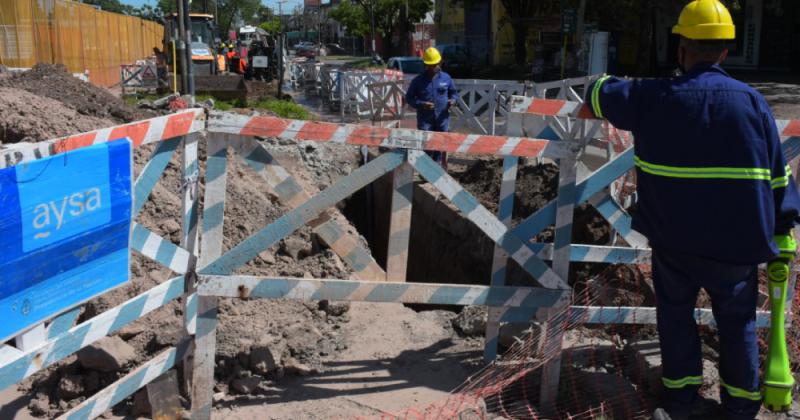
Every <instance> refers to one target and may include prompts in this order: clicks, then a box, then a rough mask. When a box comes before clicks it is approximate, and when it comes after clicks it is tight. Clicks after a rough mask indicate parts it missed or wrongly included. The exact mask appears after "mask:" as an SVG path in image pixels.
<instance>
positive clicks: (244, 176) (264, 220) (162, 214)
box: [20, 139, 357, 417]
mask: <svg viewBox="0 0 800 420" xmlns="http://www.w3.org/2000/svg"><path fill="white" fill-rule="evenodd" d="M265 143H266V144H270V151H271V153H273V155H274V156H275V157H276V158H277V159H279V160H280V161H282V162H284V161H285V162H286V166H287V167H294V166H295V165H296V166H297V167H299V168H300V169H302V170H304V171H305V174H304V175H303V176H299V177H298V178H299V180H300V181H301V182H303V183H305V184H307V185H308V186H309V188H312V189H314V188H325V187H326V186H327V185H330V183H332V182H333V181H334V180H335V179H336V178H338V177H340V176H343V175H346V174H348V173H349V170H350V169H348V168H350V167H355V166H356V159H357V155H356V154H355V151H354V150H352V149H349V148H342V147H337V148H332V147H328V146H326V145H318V144H313V145H308V144H297V143H294V142H286V141H280V140H275V139H270V140H265ZM152 148H153V145H147V146H144V147H141V148H139V149H137V150H136V151H135V158H134V161H135V167H136V171H137V173H138V172H139V171H141V170H142V168H143V167H144V165H145V164H146V162H147V159H148V158H149V156H150V153H151V152H152ZM204 149H205V147H204V143H203V142H201V143H200V161H201V162H204V160H205V150H204ZM329 149H331V150H329ZM231 153H233V152H231ZM231 156H232V157H234V159H232V160H231V161H230V163H229V166H228V188H227V201H226V208H225V224H224V228H223V229H224V232H225V235H224V244H223V252H225V251H227V250H229V249H230V248H232V247H233V246H235V245H236V244H238V243H239V242H241V241H242V240H243V239H245V238H247V237H248V236H250V235H252V234H253V233H255V232H257V231H258V230H260V229H261V228H263V227H265V226H266V225H267V224H269V223H270V222H272V221H274V220H276V219H277V218H278V217H280V216H281V215H283V214H285V213H286V212H287V211H288V210H287V209H286V208H284V207H283V206H282V205H281V204H280V202H279V201H278V200H277V197H276V196H274V195H273V193H272V192H271V191H270V190H269V189H268V188H267V186H266V184H265V182H264V181H263V180H262V178H261V177H260V176H258V175H257V174H256V173H255V172H253V171H252V170H251V169H250V168H249V167H247V166H246V165H245V164H244V162H242V160H241V159H239V158H236V157H235V156H234V155H231ZM201 164H204V163H201ZM351 165H352V166H351ZM180 179H181V175H180V159H179V156H178V154H176V156H174V157H173V159H172V160H171V161H170V163H169V165H168V167H167V168H166V170H165V171H164V175H162V178H161V180H160V182H159V183H158V184H157V185H156V187H155V188H154V189H153V192H152V193H151V196H150V198H149V199H148V201H147V202H146V203H145V205H144V207H143V208H142V213H141V215H140V216H139V218H138V219H137V221H138V222H139V223H141V224H142V225H143V226H145V227H147V228H148V229H151V230H152V231H153V232H155V233H157V234H159V235H161V236H163V237H165V238H167V239H170V240H171V241H172V242H174V243H179V242H180V235H181V229H180V224H179V222H178V221H179V220H180V219H181V182H180ZM202 187H203V186H202V185H201V188H202ZM236 273H237V274H248V275H264V276H291V277H315V278H340V279H347V278H349V277H350V274H351V271H350V269H349V268H348V267H347V266H346V265H345V264H344V263H343V262H342V260H341V259H340V258H339V257H338V256H337V255H335V254H334V253H333V252H331V251H330V250H329V249H327V248H326V247H325V246H323V245H322V244H321V243H320V241H319V239H318V238H317V236H316V234H315V233H314V232H313V231H312V230H311V229H310V228H308V227H303V228H301V229H299V230H298V231H296V232H295V233H294V234H292V235H291V236H289V237H287V238H286V239H284V240H282V241H280V242H279V243H277V244H275V245H273V246H272V247H271V248H269V249H267V250H265V251H264V252H262V253H261V254H260V255H259V256H258V257H257V258H255V259H254V260H252V261H250V262H249V263H248V264H246V265H245V266H243V267H241V268H240V269H238V270H237V271H236ZM175 275H176V274H175V273H171V272H170V271H169V270H168V269H166V268H163V267H161V266H160V265H158V264H157V263H155V262H153V261H150V260H147V259H145V258H144V257H142V256H141V255H138V254H136V253H134V258H133V261H132V264H131V276H132V280H131V282H130V284H129V285H127V286H124V287H122V288H120V289H117V290H114V291H112V292H109V293H106V294H104V295H103V296H101V297H99V298H96V299H94V300H92V301H90V302H89V303H87V304H86V305H84V308H83V313H82V314H81V316H80V318H79V322H82V321H85V320H88V319H90V318H91V317H93V316H95V315H97V314H100V313H102V312H104V311H106V310H108V309H110V308H112V307H114V306H116V305H119V304H120V303H122V302H124V301H125V300H127V299H130V298H132V297H134V296H136V295H138V294H140V293H143V292H145V291H147V290H149V289H151V288H152V287H153V286H155V285H157V284H159V283H162V282H163V281H166V280H167V279H169V278H172V277H173V276H175ZM348 312H349V305H346V304H340V303H329V302H319V303H317V302H315V303H308V302H306V303H304V302H299V301H291V300H287V301H275V300H258V299H254V300H233V299H220V304H219V326H218V329H217V369H216V377H217V382H218V383H217V386H216V389H217V391H215V392H218V391H222V392H225V393H226V394H251V393H257V392H258V389H259V384H260V383H261V382H263V381H268V380H272V381H274V380H279V379H281V378H282V377H283V376H284V375H307V374H311V373H314V372H321V371H323V370H324V367H323V362H324V361H326V360H329V359H330V358H332V357H334V356H335V355H336V354H337V353H338V352H341V351H342V350H344V349H347V348H348V347H349V346H350V344H349V339H346V337H345V336H344V335H342V334H340V330H341V328H342V326H343V325H346V324H347V323H348V321H349V313H348ZM182 336H183V325H182V308H181V306H180V304H179V303H178V302H172V303H170V304H168V305H166V306H165V307H163V308H160V309H158V310H156V311H154V312H152V313H150V314H148V315H147V316H145V317H143V318H142V319H139V320H137V321H136V322H134V323H132V324H130V325H128V326H126V327H124V328H122V329H121V330H120V331H119V332H117V333H116V334H114V335H112V338H116V337H119V338H121V339H122V340H123V342H124V343H125V345H124V346H115V347H112V348H113V349H115V351H117V350H119V348H120V347H125V348H127V347H128V346H129V347H130V349H128V350H131V349H132V354H133V355H134V356H133V357H131V358H128V359H125V363H117V364H115V365H114V366H115V368H114V369H107V370H106V371H101V370H98V369H97V366H96V365H94V364H89V365H87V363H86V362H85V361H81V360H80V357H77V356H71V357H70V358H68V359H66V360H65V361H64V362H62V363H59V364H58V365H57V366H55V367H51V368H49V369H45V370H44V371H42V372H40V373H37V374H36V375H34V376H33V377H32V378H30V379H28V380H26V381H24V382H23V383H22V384H21V386H20V389H21V390H23V391H24V392H28V393H31V394H33V395H34V396H35V397H34V400H33V401H32V402H31V404H30V405H29V409H30V410H31V412H32V413H34V414H37V415H40V416H50V417H52V416H57V415H59V414H61V413H63V412H64V411H66V410H69V409H70V408H72V407H74V406H75V405H77V404H79V403H80V402H81V401H83V400H84V399H85V398H86V397H88V396H90V395H92V394H93V393H94V392H96V391H97V390H98V389H101V388H103V387H105V386H107V385H109V384H111V383H112V382H113V381H115V380H116V379H118V378H119V377H121V376H123V375H124V374H126V373H127V372H129V371H130V370H131V369H133V368H135V367H136V366H138V365H140V364H142V363H144V362H145V361H147V360H149V359H151V358H152V357H153V356H154V355H155V354H157V353H158V352H159V351H161V350H163V349H165V348H167V347H169V346H173V345H175V344H177V343H178V341H179V340H180V339H181V337H182ZM104 340H105V339H104ZM123 350H124V349H123ZM125 353H127V351H125ZM112 356H115V355H112ZM111 358H112V359H113V357H111ZM139 400H140V402H141V401H142V400H146V399H142V398H139ZM117 409H118V410H123V411H125V410H127V413H129V414H130V413H132V412H137V410H141V409H142V408H141V407H139V406H137V407H134V403H133V399H129V401H128V402H127V403H126V404H121V405H120V406H118V408H117Z"/></svg>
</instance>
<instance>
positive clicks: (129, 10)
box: [83, 0, 136, 15]
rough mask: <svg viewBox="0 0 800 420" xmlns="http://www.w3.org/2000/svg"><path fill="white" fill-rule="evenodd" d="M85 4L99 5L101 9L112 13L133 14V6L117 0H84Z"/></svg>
mask: <svg viewBox="0 0 800 420" xmlns="http://www.w3.org/2000/svg"><path fill="white" fill-rule="evenodd" d="M83 2H84V3H86V4H91V5H94V6H100V8H101V9H103V10H105V11H107V12H112V13H121V14H123V15H132V14H134V10H136V8H135V7H133V6H130V5H127V4H122V3H121V2H120V1H119V0H84V1H83Z"/></svg>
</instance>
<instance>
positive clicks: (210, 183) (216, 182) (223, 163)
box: [184, 133, 232, 419]
mask: <svg viewBox="0 0 800 420" xmlns="http://www.w3.org/2000/svg"><path fill="white" fill-rule="evenodd" d="M231 139H232V136H229V135H223V134H214V133H212V134H211V135H210V136H209V139H208V148H207V154H208V158H207V164H206V195H205V197H204V200H203V235H202V245H201V249H202V250H203V253H202V254H201V255H200V261H199V267H200V269H202V268H204V267H206V266H207V265H208V264H209V263H210V262H212V261H214V260H215V259H217V258H219V256H220V255H222V246H223V237H224V235H223V225H224V223H223V218H224V214H225V198H226V189H227V179H228V144H229V142H230V140H231ZM195 305H196V308H195V314H196V315H195V318H196V319H195V322H196V328H195V331H194V333H195V349H194V358H193V360H192V361H191V363H185V364H184V366H187V367H188V366H191V368H190V371H191V378H192V380H191V387H190V388H189V389H190V390H191V396H192V418H199V419H208V418H210V417H211V406H212V403H213V401H212V394H213V386H214V366H215V364H214V354H215V353H216V348H217V347H216V346H217V342H216V340H217V338H216V325H217V319H216V313H217V305H218V299H217V298H216V297H213V296H199V295H198V296H197V299H196V300H195ZM197 314H199V315H197Z"/></svg>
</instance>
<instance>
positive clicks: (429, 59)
mask: <svg viewBox="0 0 800 420" xmlns="http://www.w3.org/2000/svg"><path fill="white" fill-rule="evenodd" d="M422 61H423V62H424V63H425V64H426V65H428V66H435V65H437V64H439V63H441V62H442V55H441V54H439V50H437V49H436V48H434V47H430V48H428V49H427V50H425V53H424V54H422Z"/></svg>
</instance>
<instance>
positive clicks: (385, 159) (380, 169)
mask: <svg viewBox="0 0 800 420" xmlns="http://www.w3.org/2000/svg"><path fill="white" fill-rule="evenodd" d="M403 162H405V153H402V152H396V151H390V152H387V153H384V154H383V155H381V156H379V157H378V158H376V159H375V160H373V161H371V162H369V163H368V164H366V165H364V166H362V167H360V168H358V169H356V170H354V171H353V172H352V173H351V174H350V175H348V176H346V177H344V178H342V179H340V180H339V181H338V182H337V183H336V184H334V185H332V186H330V187H328V188H327V189H325V190H324V191H322V192H320V193H319V194H317V195H315V196H314V197H312V198H311V200H309V201H306V202H305V203H303V204H301V205H300V206H298V207H297V208H295V209H293V210H291V211H289V212H288V213H286V214H284V215H283V216H281V217H280V218H278V219H277V220H275V221H273V222H272V223H270V224H269V225H268V226H266V227H265V228H263V229H261V230H260V231H258V232H256V233H254V234H253V235H251V236H249V237H248V238H246V239H245V240H243V241H242V242H240V243H239V244H238V245H236V246H234V247H233V248H231V249H230V250H229V251H228V252H227V253H225V254H223V255H222V256H220V257H219V258H217V259H215V260H214V261H211V262H209V263H208V264H207V265H206V266H204V267H203V268H202V269H201V270H200V272H201V273H202V274H229V273H231V272H232V271H233V270H235V269H236V268H238V267H240V266H242V265H243V264H246V263H247V262H248V261H250V260H251V259H253V258H255V257H256V256H257V255H258V254H259V253H261V252H262V251H263V250H265V249H267V248H269V247H271V246H272V245H274V244H275V243H277V242H278V241H280V240H281V239H283V238H285V237H286V236H288V235H290V234H291V233H292V232H294V231H295V230H297V229H299V228H300V227H301V226H303V225H305V224H307V223H309V222H312V221H315V220H317V218H318V217H319V215H320V214H321V213H322V212H324V211H325V210H326V209H328V208H329V207H331V206H333V205H335V204H336V203H337V202H339V201H341V200H343V199H344V198H346V197H349V196H350V195H352V194H353V193H355V192H356V191H358V190H360V189H361V188H363V187H365V186H366V185H368V184H370V183H371V182H373V181H375V180H376V179H378V178H380V177H381V176H383V175H385V174H386V173H388V172H391V171H392V170H394V169H395V168H396V167H398V166H400V165H401V164H402V163H403Z"/></svg>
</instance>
